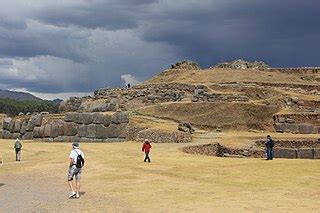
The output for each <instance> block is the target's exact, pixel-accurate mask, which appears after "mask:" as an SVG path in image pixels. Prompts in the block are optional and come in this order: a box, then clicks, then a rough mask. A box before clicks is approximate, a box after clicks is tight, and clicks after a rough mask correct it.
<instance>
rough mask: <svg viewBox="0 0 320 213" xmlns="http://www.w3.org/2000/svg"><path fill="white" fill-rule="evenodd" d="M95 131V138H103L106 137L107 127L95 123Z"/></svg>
mask: <svg viewBox="0 0 320 213" xmlns="http://www.w3.org/2000/svg"><path fill="white" fill-rule="evenodd" d="M96 128H97V132H96V138H98V139H105V138H107V137H108V136H107V127H105V126H104V125H103V124H96Z"/></svg>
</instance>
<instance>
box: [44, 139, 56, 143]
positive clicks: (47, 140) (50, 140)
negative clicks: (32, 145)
mask: <svg viewBox="0 0 320 213" xmlns="http://www.w3.org/2000/svg"><path fill="white" fill-rule="evenodd" d="M42 141H43V142H49V143H51V142H53V141H54V139H53V138H43V140H42Z"/></svg>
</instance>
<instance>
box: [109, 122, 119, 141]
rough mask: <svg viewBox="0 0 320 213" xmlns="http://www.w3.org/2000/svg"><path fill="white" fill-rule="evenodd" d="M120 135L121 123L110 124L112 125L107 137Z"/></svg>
mask: <svg viewBox="0 0 320 213" xmlns="http://www.w3.org/2000/svg"><path fill="white" fill-rule="evenodd" d="M119 135H120V132H119V125H116V124H110V125H109V126H108V127H107V137H108V138H118V137H119Z"/></svg>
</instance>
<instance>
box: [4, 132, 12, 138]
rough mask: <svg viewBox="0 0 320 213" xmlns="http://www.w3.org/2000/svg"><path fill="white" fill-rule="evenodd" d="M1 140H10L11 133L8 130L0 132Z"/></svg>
mask: <svg viewBox="0 0 320 213" xmlns="http://www.w3.org/2000/svg"><path fill="white" fill-rule="evenodd" d="M2 138H3V139H12V133H11V132H10V131H8V130H3V131H2Z"/></svg>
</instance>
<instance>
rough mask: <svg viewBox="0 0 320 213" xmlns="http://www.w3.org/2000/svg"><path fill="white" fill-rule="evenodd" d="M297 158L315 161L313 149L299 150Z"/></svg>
mask: <svg viewBox="0 0 320 213" xmlns="http://www.w3.org/2000/svg"><path fill="white" fill-rule="evenodd" d="M297 157H298V158H302V159H313V148H303V149H302V148H301V149H298V150H297Z"/></svg>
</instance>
